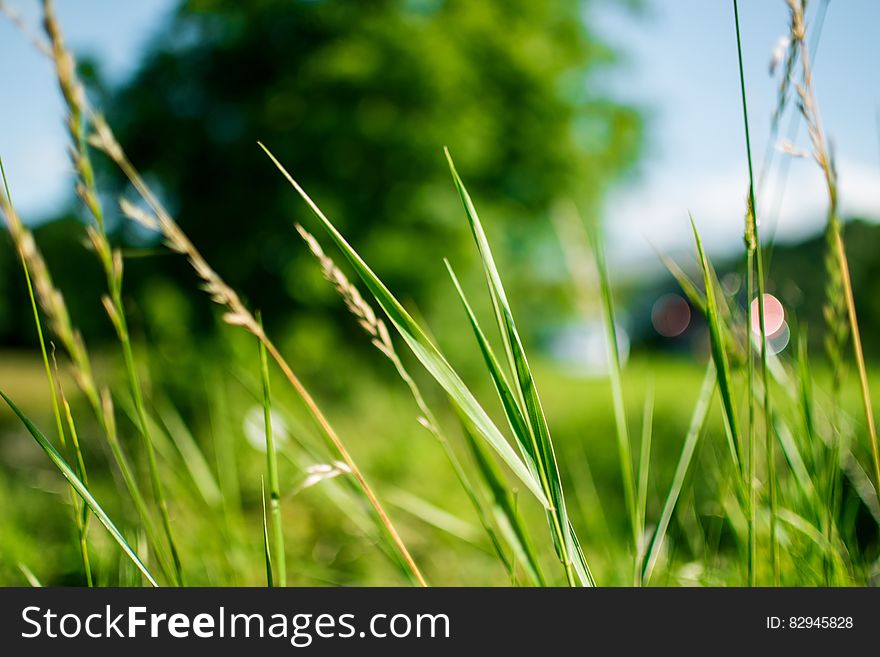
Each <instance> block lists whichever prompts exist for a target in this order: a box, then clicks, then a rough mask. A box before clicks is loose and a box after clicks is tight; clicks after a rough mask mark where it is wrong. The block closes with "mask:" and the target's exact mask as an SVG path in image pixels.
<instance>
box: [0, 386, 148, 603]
mask: <svg viewBox="0 0 880 657" xmlns="http://www.w3.org/2000/svg"><path fill="white" fill-rule="evenodd" d="M0 397H3V400H4V401H5V402H6V403H7V404H8V405H9V408H10V409H12V412H13V413H15V414H16V415H17V416H18V419H19V420H21V422H22V424H24V426H25V428H26V429H27V430H28V432H29V433H30V434H31V435H32V436H33V437H34V440H36V441H37V444H38V445H39V446H40V447H41V448H42V450H43V451H44V452H45V453H46V455H47V456H48V457H49V459H50V460H51V461H52V463H53V464H54V465H55V467H56V468H58V470H59V471H60V472H61V475H62V476H63V477H64V478H65V479H66V480H67V481H68V483H70V485H71V486H73V488H74V489H75V490H76V492H77V494H78V495H79V496H80V497H81V498H82V500H83V502H84V503H85V504H87V505H88V506H89V508H90V509H91V510H92V513H94V514H95V517H96V518H98V520H100V521H101V524H102V525H104V527H106V528H107V531H108V532H110V535H111V536H112V537H113V539H114V540H115V541H116V542H117V543H118V544H119V547H120V548H122V551H123V552H125V554H126V555H127V556H128V558H129V559H131V561H132V563H134V565H135V566H137V569H138V570H140V571H141V573H142V574H143V576H144V577H145V578H146V580H147V581H148V582H149V583H150V584H152V585H153V586H158V584H157V583H156V580H155V579H154V578H153V576H152V575H151V574H150V571H149V570H147V567H146V566H145V565H144V564H143V562H141V560H140V559H139V558H138V556H137V554H136V553H135V551H134V550H133V549H132V548H131V546H130V545H129V544H128V542H127V541H126V540H125V537H124V536H123V535H122V532H120V531H119V529H117V528H116V525H114V524H113V521H112V520H110V516H108V515H107V513H106V512H105V511H104V509H103V508H102V507H101V505H100V504H98V501H97V500H96V499H95V498H94V497H92V494H91V493H90V492H89V489H88V488H87V487H86V486H85V484H83V482H82V481H80V479H79V477H77V476H76V473H74V471H73V470H72V469H71V467H70V466H69V465H68V464H67V462H66V461H65V460H64V458H63V457H62V456H61V454H59V453H58V451H57V450H56V449H55V447H53V446H52V443H51V442H49V440H48V439H47V438H46V436H44V435H43V433H42V432H41V431H40V430H39V429H38V428H37V427H36V426H35V425H34V424H33V423H32V422H31V421H30V419H28V417H27V416H26V415H25V414H24V413H23V412H22V411H21V410H20V409H19V408H18V406H16V405H15V403H14V402H13V401H12V400H11V399H10V398H9V397H8V396H7V395H6V393H4V392H3V391H2V390H0Z"/></svg>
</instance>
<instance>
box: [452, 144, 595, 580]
mask: <svg viewBox="0 0 880 657" xmlns="http://www.w3.org/2000/svg"><path fill="white" fill-rule="evenodd" d="M445 153H446V159H447V161H448V163H449V170H450V172H451V173H452V179H453V181H454V182H455V187H456V189H457V190H458V194H459V196H460V197H461V201H462V204H463V205H464V209H465V214H466V215H467V218H468V222H469V224H470V227H471V232H472V233H473V236H474V241H475V242H476V243H477V248H478V249H479V252H480V260H481V262H482V264H483V271H484V273H485V275H486V283H487V285H488V287H489V294H490V297H491V299H492V306H493V308H494V310H495V319H496V322H497V324H498V331H499V332H500V333H501V336H502V339H503V341H504V348H505V351H506V352H507V357H508V361H509V365H510V369H511V371H512V372H513V374H514V377H515V380H516V382H517V384H518V389H517V392H518V395H519V397H518V398H519V400H520V404H521V411H522V413H523V415H524V417H525V418H526V419H527V420H528V428H529V433H528V436H527V438H528V440H525V441H523V442H524V443H525V444H526V445H529V444H530V445H531V452H532V457H533V459H534V460H535V463H536V465H537V469H538V475H539V477H540V482H541V486H542V488H543V489H544V492H545V494H546V496H547V497H548V498H549V499H550V501H551V504H552V506H551V507H550V509H549V513H548V519H549V520H550V526H551V530H552V531H551V535H552V536H553V538H554V546H555V547H556V551H557V553H558V555H559V558H560V560H561V561H562V563H563V565H564V566H565V568H566V575H567V576H568V578H569V582H570V583H574V578H573V577H572V573H571V570H572V568H574V570H576V571H577V572H578V576H579V578H580V579H581V582H582V583H584V584H586V583H587V579H588V577H587V571H588V568H587V564H586V561H585V560H584V559H583V555H582V554H579V550H578V549H577V546H576V543H577V541H576V540H575V539H574V538H573V537H572V536H571V535H570V534H571V533H572V531H571V523H570V522H569V520H568V513H567V511H566V508H565V496H564V494H563V491H562V478H561V477H560V475H559V466H558V464H557V462H556V454H555V452H554V449H553V442H552V440H551V438H550V429H549V427H548V426H547V419H546V417H545V416H544V409H543V407H542V405H541V400H540V398H539V396H538V389H537V387H536V386H535V381H534V378H533V377H532V372H531V368H530V367H529V362H528V359H527V357H526V353H525V349H524V348H523V344H522V340H521V339H520V336H519V332H518V331H517V328H516V323H515V322H514V319H513V313H512V311H511V309H510V305H509V304H508V302H507V295H506V293H505V291H504V285H503V284H502V282H501V276H500V274H499V273H498V268H497V266H496V264H495V259H494V257H493V256H492V250H491V248H490V246H489V241H488V239H487V238H486V234H485V231H484V230H483V226H482V224H481V223H480V219H479V216H478V215H477V211H476V209H475V208H474V204H473V202H472V201H471V197H470V194H468V191H467V189H466V188H465V186H464V183H463V182H462V180H461V178H460V177H459V175H458V172H457V171H456V169H455V164H454V163H453V161H452V157H451V156H450V154H449V150H448V149H445Z"/></svg>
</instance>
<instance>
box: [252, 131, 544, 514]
mask: <svg viewBox="0 0 880 657" xmlns="http://www.w3.org/2000/svg"><path fill="white" fill-rule="evenodd" d="M260 147H261V148H262V149H263V150H264V151H265V152H266V154H267V155H268V156H269V158H270V159H271V160H272V162H273V163H274V164H275V166H276V167H277V168H278V170H279V171H280V172H281V173H282V175H284V177H285V178H286V179H287V181H288V182H289V183H290V184H291V186H293V188H294V189H295V190H296V191H297V193H298V194H299V195H300V196H301V197H302V199H303V200H304V201H305V202H306V203H307V204H308V206H309V207H310V208H311V210H312V212H313V213H314V214H315V216H316V217H317V218H318V219H319V220H320V222H321V224H322V226H323V227H324V229H325V230H326V231H327V233H328V235H329V236H330V238H331V239H332V240H333V241H334V242H335V243H336V246H337V247H338V248H339V249H340V251H342V253H343V254H344V255H345V257H346V258H347V259H348V261H349V262H350V263H351V265H352V267H353V268H354V269H355V271H356V272H357V274H358V276H359V277H360V278H361V280H363V282H364V285H365V286H366V287H367V289H368V290H369V291H370V293H371V294H372V295H373V297H374V298H375V299H376V302H377V303H378V304H379V306H380V307H381V308H382V310H383V311H384V312H385V314H386V316H387V317H388V319H389V320H390V321H391V323H392V324H393V325H394V328H395V329H397V331H398V332H399V333H400V335H401V337H402V338H403V340H404V342H406V344H407V346H408V347H409V348H410V350H411V351H412V352H413V354H414V355H415V356H416V358H418V360H419V362H421V363H422V365H423V366H424V367H425V369H426V370H427V371H428V373H430V374H431V376H432V377H433V378H434V380H435V381H437V383H438V384H439V385H440V386H441V387H442V388H443V389H444V390H445V391H446V393H447V394H448V395H449V398H450V399H451V400H452V402H453V404H454V405H455V406H456V407H457V408H459V409H460V410H461V411H462V412H463V413H464V414H465V415H466V416H467V417H468V418H469V420H470V422H472V423H473V425H474V428H475V430H476V431H477V432H478V433H479V434H480V436H481V437H482V438H483V439H484V440H486V441H487V442H488V443H489V444H490V445H491V446H492V448H493V449H494V450H495V451H496V452H497V453H498V455H499V456H500V457H501V459H502V460H503V461H504V462H505V463H506V464H507V465H508V467H509V468H510V469H511V471H512V472H513V474H514V475H516V476H517V477H518V478H519V479H520V480H521V481H522V482H523V483H524V484H525V485H526V487H527V488H528V489H529V490H530V491H531V492H532V493H533V494H534V495H535V497H536V498H537V499H538V501H539V502H541V504H543V505H544V506H547V507H549V506H550V505H551V502H550V500H549V498H548V496H547V495H546V494H545V493H544V491H543V490H542V488H541V484H540V482H539V481H537V480H536V479H535V478H534V477H533V476H532V474H531V473H530V472H529V470H528V468H527V467H526V465H525V463H523V461H522V460H521V459H520V458H519V457H518V456H517V455H516V452H515V451H514V450H513V448H512V447H511V446H510V444H509V443H508V442H507V440H506V439H505V438H504V436H503V434H502V433H501V431H500V430H499V429H498V427H497V426H495V424H494V422H492V420H491V418H490V417H489V415H488V414H487V413H486V411H485V410H484V409H483V407H482V406H480V403H479V402H478V401H477V400H476V398H475V397H474V396H473V394H472V393H471V392H470V390H468V388H467V386H466V385H465V384H464V382H463V381H462V380H461V378H460V377H459V376H458V374H457V373H456V372H455V370H453V369H452V366H451V365H450V364H449V363H448V362H447V361H446V359H445V358H444V357H443V355H442V354H441V353H440V351H439V350H438V349H437V347H436V346H435V345H434V343H433V342H432V341H431V340H430V339H429V338H428V336H427V335H426V334H425V332H424V331H423V330H422V329H421V327H419V325H418V324H417V323H416V321H415V320H414V319H413V318H412V317H411V316H410V314H409V313H408V312H407V311H406V310H405V309H404V307H403V305H401V303H400V302H399V301H398V300H397V299H396V298H395V297H394V295H392V294H391V292H390V291H389V290H388V288H387V287H386V286H385V284H384V283H383V282H382V281H381V280H380V279H379V277H378V276H376V274H375V273H374V272H373V270H372V269H370V267H369V266H368V265H367V263H366V262H364V261H363V259H362V258H361V257H360V255H358V253H357V252H356V251H355V250H354V249H353V248H352V247H351V245H349V243H348V242H347V241H346V240H345V238H344V237H343V236H342V234H341V233H340V232H339V231H338V230H337V229H336V227H335V226H334V225H333V224H332V223H331V222H330V220H329V219H327V217H326V216H325V215H324V213H323V212H322V211H321V209H320V208H319V207H318V206H317V205H316V204H315V202H314V201H312V199H311V198H310V197H309V196H308V194H306V193H305V191H304V190H303V189H302V187H300V186H299V183H297V182H296V180H294V179H293V177H292V176H291V175H290V174H289V173H288V172H287V170H286V169H285V168H284V166H283V165H282V164H281V163H280V162H279V161H278V160H277V159H276V158H275V156H274V155H272V153H271V152H270V151H269V150H268V149H267V148H266V147H265V146H264V145H263V144H260Z"/></svg>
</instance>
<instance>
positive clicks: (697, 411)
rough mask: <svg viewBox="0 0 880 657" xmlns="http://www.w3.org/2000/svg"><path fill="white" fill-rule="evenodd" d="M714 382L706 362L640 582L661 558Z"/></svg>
mask: <svg viewBox="0 0 880 657" xmlns="http://www.w3.org/2000/svg"><path fill="white" fill-rule="evenodd" d="M715 385H716V372H715V366H714V365H713V364H712V363H709V366H708V367H707V368H706V375H705V376H704V377H703V385H702V387H701V388H700V395H699V397H698V398H697V404H696V406H695V407H694V412H693V415H692V416H691V423H690V427H689V428H688V432H687V435H686V436H685V439H684V444H683V445H682V448H681V455H680V456H679V458H678V465H676V467H675V474H674V475H673V477H672V485H671V486H670V487H669V493H668V494H667V495H666V501H665V502H664V503H663V510H662V511H661V512H660V520H659V521H658V523H657V528H656V529H655V530H654V535H653V537H652V539H651V544H650V547H649V548H648V555H647V557H646V558H645V562H644V566H643V568H642V582H643V583H644V584H647V583H649V582H650V581H651V575H652V574H653V573H654V568H655V566H656V565H657V560H658V559H659V558H660V553H661V549H662V548H663V542H664V540H665V539H666V531H667V530H668V529H669V522H670V520H672V513H673V511H675V505H676V504H677V503H678V498H679V496H680V495H681V490H682V487H683V486H684V480H685V477H686V476H687V473H688V470H689V469H690V465H691V461H692V460H693V457H694V452H695V451H696V449H697V442H698V441H699V439H700V434H701V433H702V431H703V426H704V425H705V423H706V418H707V417H708V416H709V406H710V404H711V402H712V393H713V392H714V391H715Z"/></svg>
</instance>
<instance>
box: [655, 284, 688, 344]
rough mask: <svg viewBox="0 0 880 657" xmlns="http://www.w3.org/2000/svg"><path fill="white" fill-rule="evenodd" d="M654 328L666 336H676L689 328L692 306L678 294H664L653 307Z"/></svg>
mask: <svg viewBox="0 0 880 657" xmlns="http://www.w3.org/2000/svg"><path fill="white" fill-rule="evenodd" d="M651 323H652V324H654V330H655V331H657V333H659V334H660V335H662V336H663V337H664V338H674V337H676V336H678V335H681V334H682V333H684V332H685V330H687V327H688V326H689V325H690V323H691V308H690V306H689V305H688V302H687V301H685V300H684V299H683V298H682V297H680V296H679V295H677V294H664V295H663V296H662V297H660V298H659V299H657V301H655V302H654V307H653V308H652V309H651Z"/></svg>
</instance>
